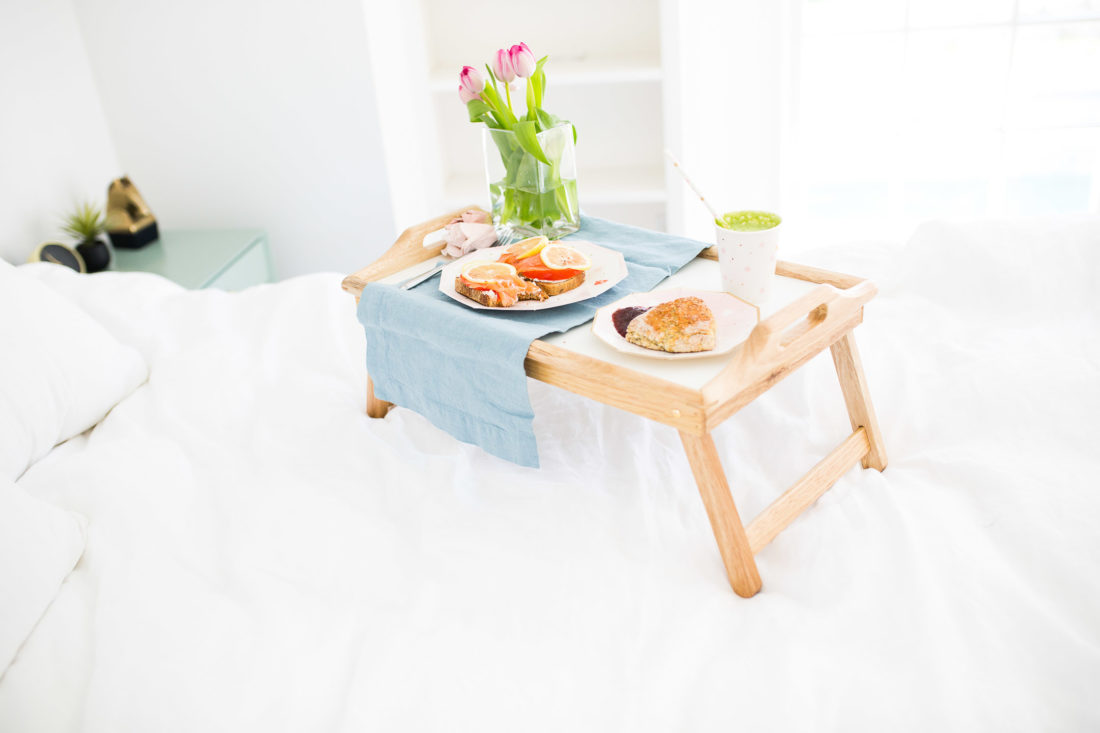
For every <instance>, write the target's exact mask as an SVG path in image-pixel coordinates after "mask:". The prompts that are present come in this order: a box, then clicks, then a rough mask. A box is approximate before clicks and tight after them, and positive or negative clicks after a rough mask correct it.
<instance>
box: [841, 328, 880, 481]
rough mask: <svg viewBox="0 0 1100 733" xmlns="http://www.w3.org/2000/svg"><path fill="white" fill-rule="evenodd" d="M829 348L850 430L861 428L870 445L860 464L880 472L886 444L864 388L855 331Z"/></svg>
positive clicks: (869, 394) (865, 382)
mask: <svg viewBox="0 0 1100 733" xmlns="http://www.w3.org/2000/svg"><path fill="white" fill-rule="evenodd" d="M830 349H831V350H832V352H833V364H834V365H835V366H836V375H837V377H838V378H839V379H840V389H841V390H842V391H843V392H844V402H845V404H846V405H847V406H848V417H849V418H851V421H852V430H853V431H855V430H858V429H859V428H863V429H864V431H866V433H867V443H868V445H870V447H871V449H870V450H869V451H867V455H865V456H864V457H863V461H862V463H863V467H864V468H875V469H878V470H879V471H881V470H883V469H884V468H886V446H885V444H884V443H883V441H882V430H881V429H879V426H878V418H877V417H875V408H874V406H872V405H871V392H870V390H868V389H867V377H866V376H865V375H864V374H863V364H862V363H861V361H860V358H859V350H858V349H857V348H856V337H855V333H854V332H853V331H848V333H846V334H844V336H842V337H841V338H840V339H839V340H838V341H836V342H835V343H833V345H832V346H831V347H830Z"/></svg>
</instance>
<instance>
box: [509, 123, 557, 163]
mask: <svg viewBox="0 0 1100 733" xmlns="http://www.w3.org/2000/svg"><path fill="white" fill-rule="evenodd" d="M512 132H513V133H514V134H515V136H516V142H518V143H519V145H520V147H521V148H523V149H524V150H525V151H527V152H528V153H530V154H531V155H532V156H534V158H535V159H536V160H538V161H539V162H540V163H545V164H546V165H550V161H549V160H547V158H546V154H545V153H543V152H542V146H541V145H539V138H538V126H537V125H536V124H535V123H534V122H532V121H531V120H523V121H522V122H517V123H515V124H514V125H512Z"/></svg>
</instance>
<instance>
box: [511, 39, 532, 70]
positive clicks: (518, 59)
mask: <svg viewBox="0 0 1100 733" xmlns="http://www.w3.org/2000/svg"><path fill="white" fill-rule="evenodd" d="M508 60H509V61H511V62H512V68H513V69H514V70H515V72H516V76H519V77H528V76H531V74H534V73H535V54H533V53H531V49H529V48H527V44H526V43H520V44H518V45H515V46H512V47H511V48H510V49H508Z"/></svg>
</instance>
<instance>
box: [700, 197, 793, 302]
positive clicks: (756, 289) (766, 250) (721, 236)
mask: <svg viewBox="0 0 1100 733" xmlns="http://www.w3.org/2000/svg"><path fill="white" fill-rule="evenodd" d="M782 221H783V220H782V219H780V218H779V217H778V216H777V215H775V214H770V213H768V212H766V211H731V212H729V213H727V214H723V215H722V216H721V217H720V218H718V219H716V220H715V222H714V223H715V231H716V233H717V234H716V237H717V242H718V268H719V270H720V271H721V273H722V289H723V290H725V291H726V292H727V293H732V294H734V295H736V296H737V297H738V298H741V299H743V300H747V301H749V302H750V303H755V304H756V305H761V304H763V303H766V302H767V301H768V298H770V297H771V291H772V281H773V280H774V279H775V261H776V258H777V256H778V252H779V227H780V225H781V224H782Z"/></svg>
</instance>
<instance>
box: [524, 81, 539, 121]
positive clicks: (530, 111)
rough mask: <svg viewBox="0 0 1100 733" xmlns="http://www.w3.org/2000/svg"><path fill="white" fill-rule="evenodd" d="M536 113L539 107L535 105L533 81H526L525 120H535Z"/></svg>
mask: <svg viewBox="0 0 1100 733" xmlns="http://www.w3.org/2000/svg"><path fill="white" fill-rule="evenodd" d="M537 112H539V106H538V104H536V103H535V80H534V79H533V78H532V79H528V80H527V119H528V120H537V119H538V117H537V114H536V113H537Z"/></svg>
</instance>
